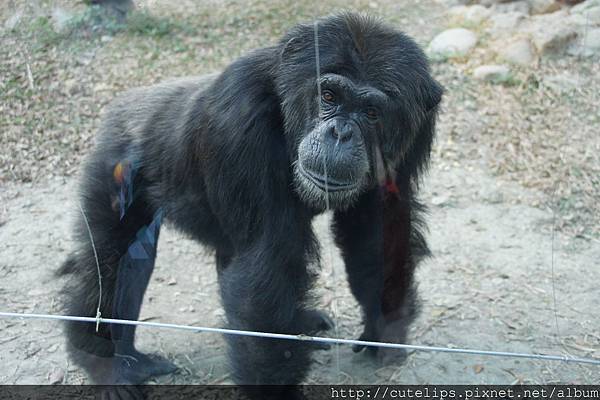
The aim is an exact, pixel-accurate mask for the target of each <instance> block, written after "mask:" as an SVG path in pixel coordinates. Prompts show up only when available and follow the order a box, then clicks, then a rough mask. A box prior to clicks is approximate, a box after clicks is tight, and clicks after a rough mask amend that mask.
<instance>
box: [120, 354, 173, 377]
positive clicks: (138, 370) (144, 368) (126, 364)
mask: <svg viewBox="0 0 600 400" xmlns="http://www.w3.org/2000/svg"><path fill="white" fill-rule="evenodd" d="M175 370H177V366H176V365H175V364H173V363H172V362H170V361H169V360H167V359H165V358H163V357H160V356H158V355H146V354H143V353H140V352H139V351H135V350H134V351H133V352H130V353H129V354H119V353H115V355H114V360H113V374H114V375H113V376H114V382H115V384H134V385H136V384H140V383H143V382H145V381H147V380H148V379H150V378H151V377H153V376H159V375H166V374H170V373H171V372H174V371H175Z"/></svg>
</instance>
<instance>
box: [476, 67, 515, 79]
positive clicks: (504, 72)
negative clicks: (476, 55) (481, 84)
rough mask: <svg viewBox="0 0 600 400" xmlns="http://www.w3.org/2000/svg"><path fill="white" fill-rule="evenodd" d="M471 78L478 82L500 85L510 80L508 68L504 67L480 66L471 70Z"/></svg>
mask: <svg viewBox="0 0 600 400" xmlns="http://www.w3.org/2000/svg"><path fill="white" fill-rule="evenodd" d="M473 77H474V78H475V79H478V80H480V81H485V82H492V83H502V82H506V81H508V80H509V79H510V68H508V66H506V65H482V66H480V67H477V68H475V69H474V70H473Z"/></svg>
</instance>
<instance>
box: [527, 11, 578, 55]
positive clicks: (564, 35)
mask: <svg viewBox="0 0 600 400" xmlns="http://www.w3.org/2000/svg"><path fill="white" fill-rule="evenodd" d="M522 31H523V32H525V33H528V34H529V35H530V36H531V39H532V42H533V44H534V45H535V47H536V49H537V51H538V54H539V55H540V56H542V57H544V56H551V55H559V54H563V53H565V52H566V50H567V48H568V47H569V46H570V45H571V43H573V41H574V40H575V39H576V37H577V30H576V27H575V26H574V25H573V24H572V23H571V22H570V21H569V18H568V14H567V13H566V12H562V11H561V12H555V13H552V14H544V15H536V16H533V17H531V18H530V20H529V21H528V24H527V25H526V26H524V27H523V28H522Z"/></svg>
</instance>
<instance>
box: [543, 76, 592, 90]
mask: <svg viewBox="0 0 600 400" xmlns="http://www.w3.org/2000/svg"><path fill="white" fill-rule="evenodd" d="M542 82H543V84H544V86H546V87H549V88H550V89H552V90H553V91H555V92H557V93H568V92H572V91H573V90H575V89H577V88H578V87H580V86H581V85H582V84H583V83H585V82H584V81H583V79H582V78H581V76H578V75H573V74H571V73H569V72H566V71H564V72H562V73H560V74H557V75H550V76H546V77H544V78H543V80H542Z"/></svg>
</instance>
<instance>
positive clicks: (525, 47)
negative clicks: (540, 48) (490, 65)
mask: <svg viewBox="0 0 600 400" xmlns="http://www.w3.org/2000/svg"><path fill="white" fill-rule="evenodd" d="M496 54H498V56H499V57H500V58H501V59H502V60H504V61H507V62H509V63H511V64H516V65H521V66H523V67H526V66H529V65H532V64H534V63H535V61H536V58H537V57H536V54H535V48H534V47H533V44H532V43H531V41H530V40H529V39H527V38H521V39H517V40H515V41H513V42H512V43H509V44H506V43H504V42H502V43H499V44H498V47H497V50H496Z"/></svg>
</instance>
